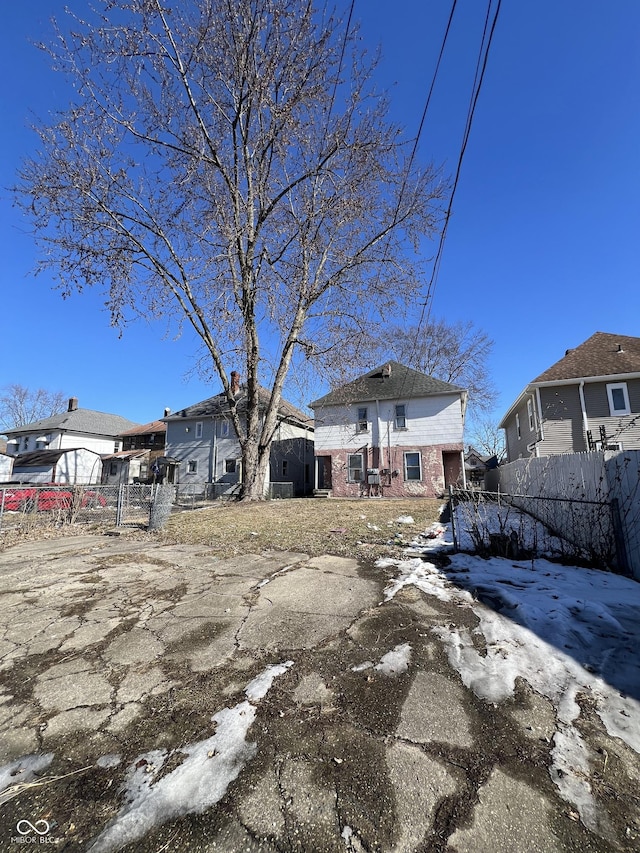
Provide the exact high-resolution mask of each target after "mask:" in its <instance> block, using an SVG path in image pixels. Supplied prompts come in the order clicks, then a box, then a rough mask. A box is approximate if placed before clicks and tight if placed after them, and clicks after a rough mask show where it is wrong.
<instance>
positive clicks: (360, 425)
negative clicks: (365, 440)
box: [356, 406, 369, 432]
mask: <svg viewBox="0 0 640 853" xmlns="http://www.w3.org/2000/svg"><path fill="white" fill-rule="evenodd" d="M356 423H357V426H356V429H357V432H368V431H369V420H368V418H367V407H366V406H360V407H359V409H358V419H357V422H356Z"/></svg>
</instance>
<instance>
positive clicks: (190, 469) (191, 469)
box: [187, 459, 198, 474]
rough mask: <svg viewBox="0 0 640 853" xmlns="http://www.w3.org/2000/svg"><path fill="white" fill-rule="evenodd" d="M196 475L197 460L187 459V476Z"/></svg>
mask: <svg viewBox="0 0 640 853" xmlns="http://www.w3.org/2000/svg"><path fill="white" fill-rule="evenodd" d="M197 473H198V460H197V459H189V461H188V462H187V474H197Z"/></svg>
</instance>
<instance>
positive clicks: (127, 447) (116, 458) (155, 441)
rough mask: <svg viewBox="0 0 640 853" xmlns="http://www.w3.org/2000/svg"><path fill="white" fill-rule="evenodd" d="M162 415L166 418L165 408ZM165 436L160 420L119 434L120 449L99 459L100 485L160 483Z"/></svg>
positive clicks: (163, 424) (163, 426) (164, 426)
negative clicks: (100, 464)
mask: <svg viewBox="0 0 640 853" xmlns="http://www.w3.org/2000/svg"><path fill="white" fill-rule="evenodd" d="M164 414H165V417H166V416H167V415H168V414H169V409H165V412H164ZM166 434H167V425H166V424H165V423H164V421H150V422H149V423H148V424H142V425H141V426H135V427H133V428H132V429H128V430H125V431H124V432H122V433H121V434H120V439H121V443H120V446H121V447H122V450H119V451H117V452H116V453H109V454H107V455H105V456H103V457H102V461H103V465H102V482H103V483H105V484H109V485H111V484H120V483H141V482H142V483H146V482H149V483H153V482H159V481H161V479H163V477H162V473H163V470H164V468H163V467H162V466H163V464H164V463H163V462H162V460H163V459H164V455H165V440H166Z"/></svg>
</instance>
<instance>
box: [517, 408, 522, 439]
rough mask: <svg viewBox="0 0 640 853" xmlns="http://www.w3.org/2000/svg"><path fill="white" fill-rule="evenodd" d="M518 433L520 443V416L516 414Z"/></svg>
mask: <svg viewBox="0 0 640 853" xmlns="http://www.w3.org/2000/svg"><path fill="white" fill-rule="evenodd" d="M516 432H517V434H518V441H519V440H520V439H521V438H522V435H521V434H520V415H519V414H517V413H516Z"/></svg>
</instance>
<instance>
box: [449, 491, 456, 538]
mask: <svg viewBox="0 0 640 853" xmlns="http://www.w3.org/2000/svg"><path fill="white" fill-rule="evenodd" d="M449 517H450V518H451V535H452V536H453V552H454V554H455V553H457V551H458V543H457V541H456V520H455V519H456V513H455V502H454V497H453V486H449Z"/></svg>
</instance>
